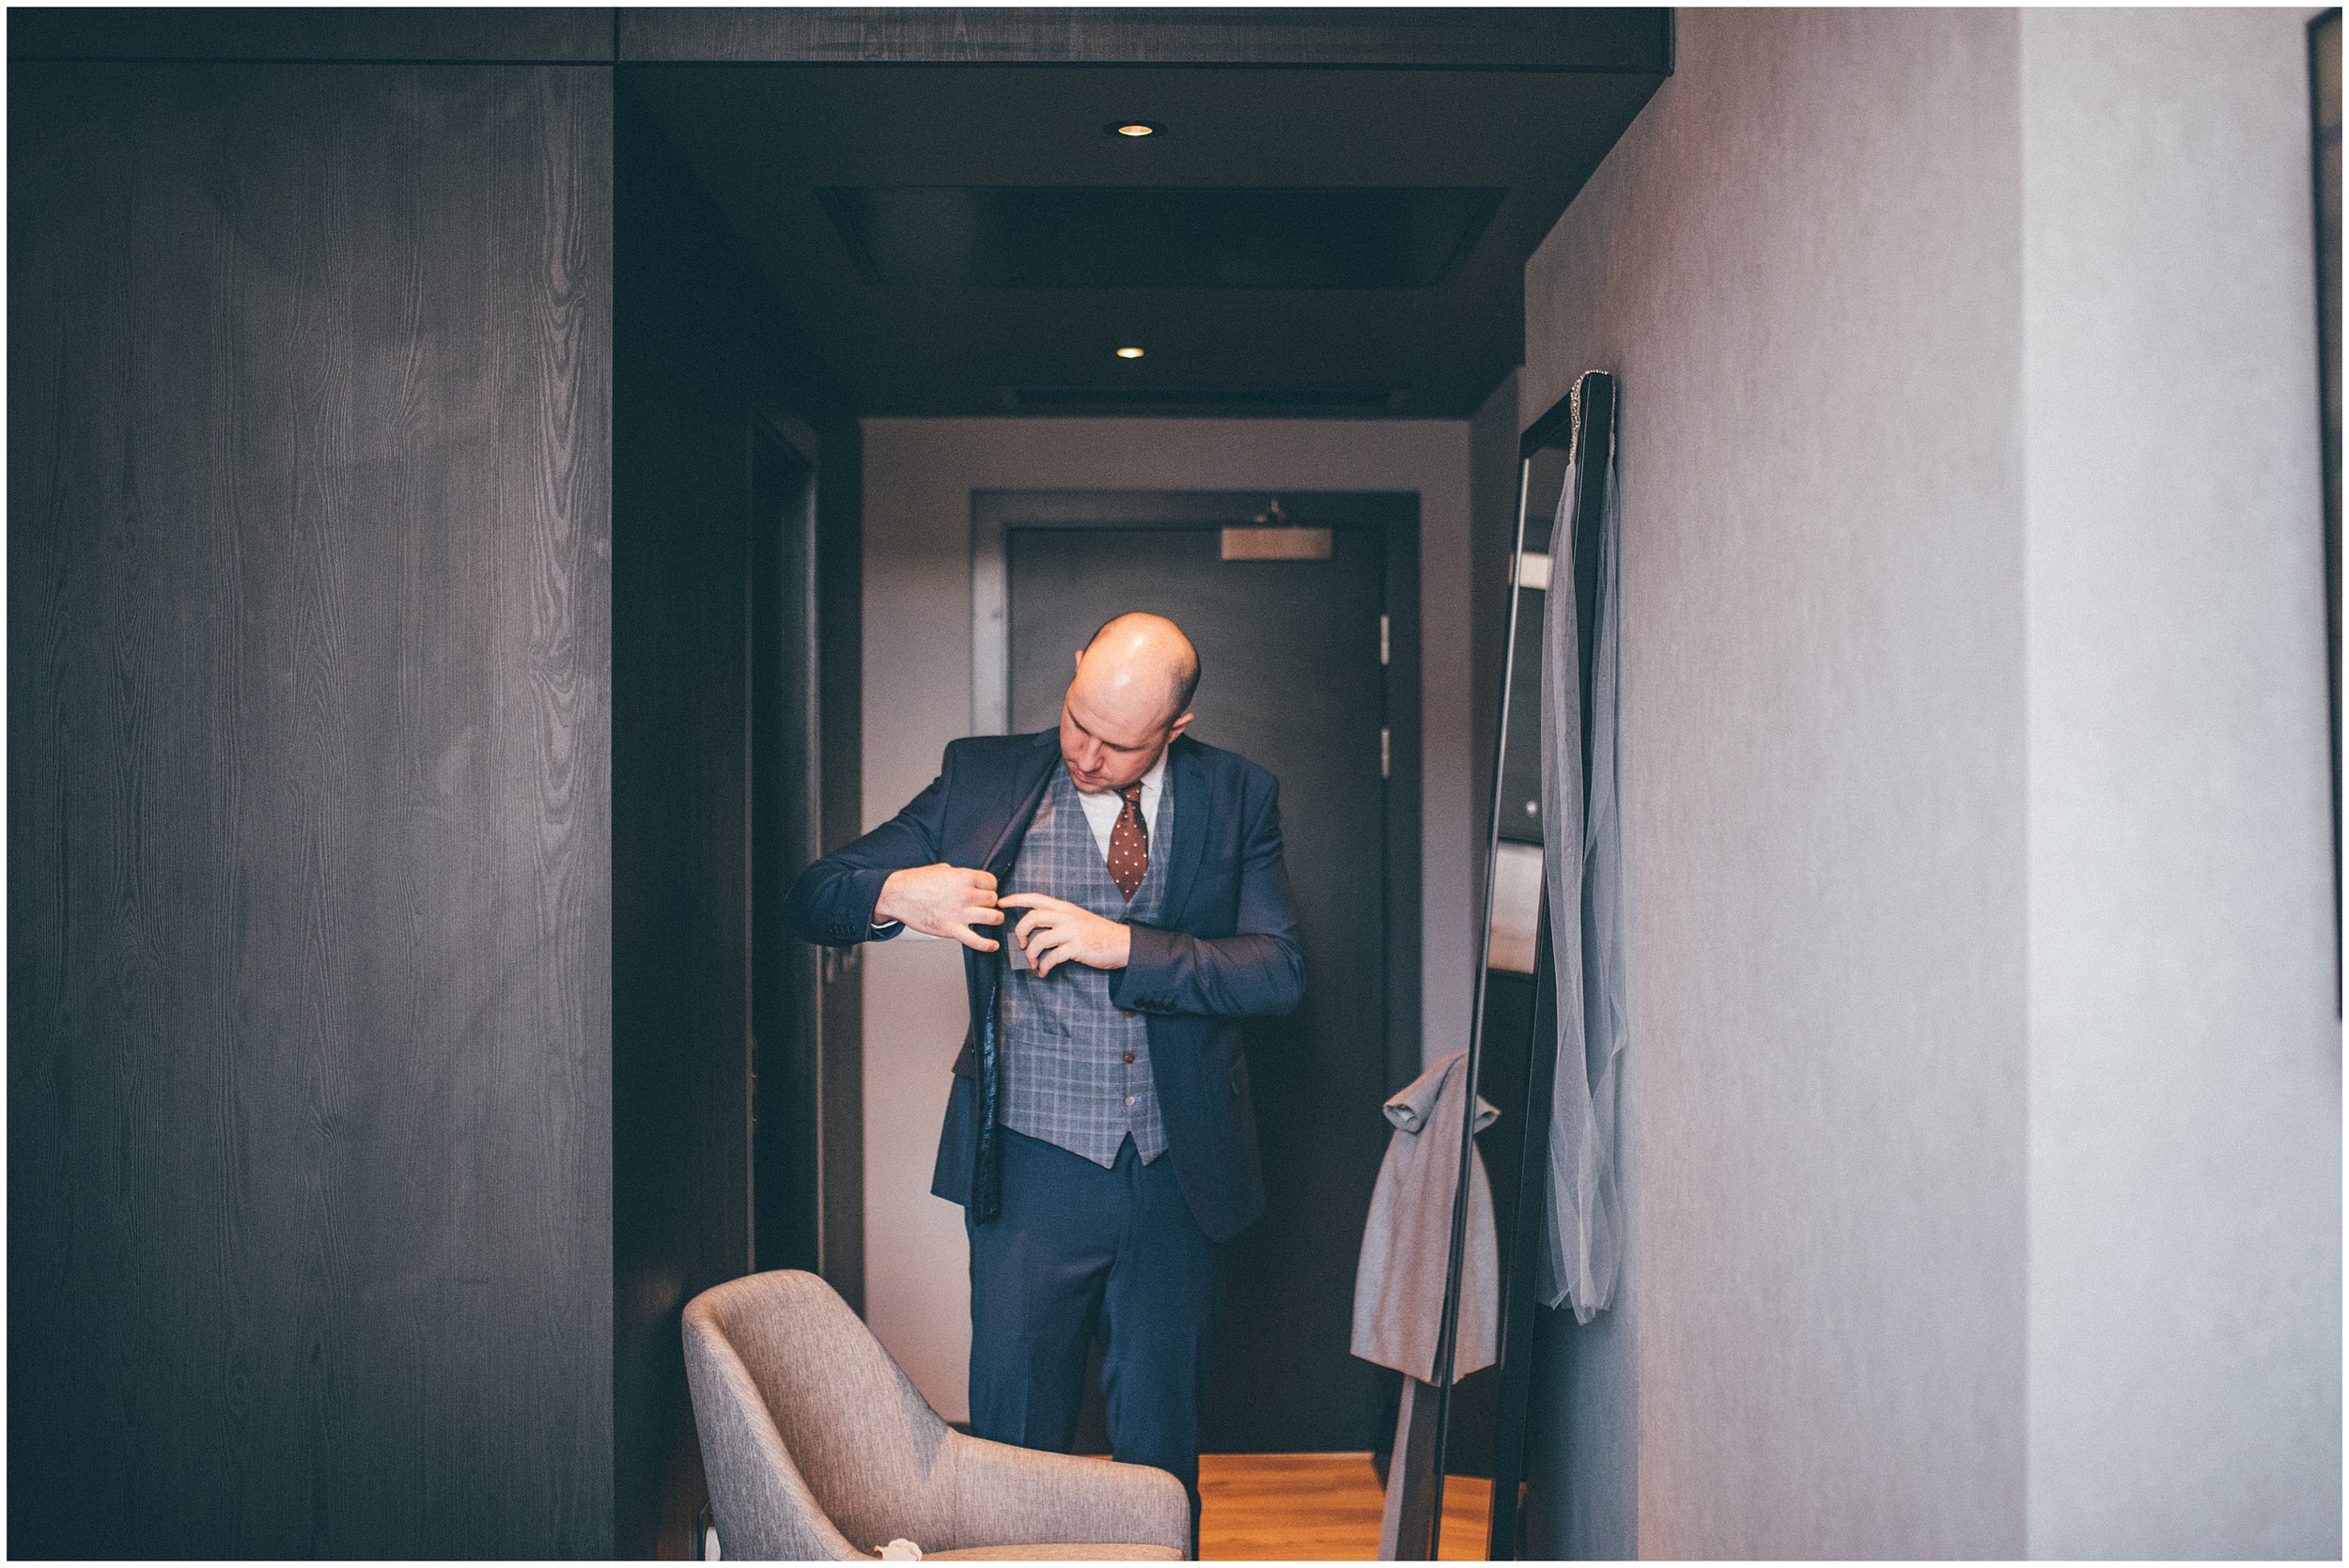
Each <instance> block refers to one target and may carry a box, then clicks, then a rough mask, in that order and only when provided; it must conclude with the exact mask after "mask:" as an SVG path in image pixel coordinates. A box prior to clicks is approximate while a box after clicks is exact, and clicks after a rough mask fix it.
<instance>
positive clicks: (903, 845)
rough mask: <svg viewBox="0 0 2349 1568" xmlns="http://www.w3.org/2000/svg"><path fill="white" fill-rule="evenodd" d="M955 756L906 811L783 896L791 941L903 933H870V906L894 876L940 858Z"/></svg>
mask: <svg viewBox="0 0 2349 1568" xmlns="http://www.w3.org/2000/svg"><path fill="white" fill-rule="evenodd" d="M954 762H955V753H954V749H953V748H952V747H948V748H947V751H946V762H945V767H944V770H943V771H941V773H940V774H939V775H938V777H937V778H935V779H932V780H931V781H930V784H929V787H928V788H927V789H925V790H924V791H922V793H921V794H919V795H917V796H915V797H914V798H913V799H912V800H910V801H908V802H907V804H906V808H905V809H904V810H903V811H901V812H899V813H898V814H897V815H894V816H893V817H891V818H890V819H889V820H888V821H886V822H884V823H882V824H881V825H880V826H879V827H878V828H876V829H874V830H873V831H871V832H869V833H866V834H865V835H864V836H863V837H862V838H859V839H855V840H852V841H850V842H849V843H848V844H846V845H843V846H841V847H840V848H838V849H835V850H833V851H832V853H831V854H829V855H826V856H825V857H824V858H823V859H822V860H820V861H817V862H815V863H814V864H812V865H810V866H809V867H808V868H807V869H806V870H805V871H802V872H801V873H800V875H799V879H798V880H796V881H794V882H793V883H792V884H791V891H790V892H789V893H786V894H785V895H784V899H783V924H784V926H785V928H786V929H787V930H789V931H790V932H792V933H793V934H794V935H795V936H799V937H802V938H804V939H807V940H809V941H811V942H821V943H824V944H825V945H827V946H847V945H848V944H849V943H852V942H862V941H886V940H887V939H889V938H891V937H894V936H895V935H896V934H897V933H898V932H900V931H902V930H904V929H905V927H904V926H902V925H899V924H896V923H895V922H894V921H893V922H892V923H890V924H888V925H887V926H885V927H883V928H882V929H880V930H878V931H876V930H875V929H873V906H874V905H875V904H877V903H879V901H880V890H881V884H882V883H883V882H886V881H888V880H889V874H890V873H891V872H893V871H903V870H905V869H907V868H908V867H910V866H917V865H935V864H937V863H938V862H939V861H941V859H943V858H944V856H943V853H942V851H941V849H940V845H941V843H942V841H943V829H944V824H945V819H946V780H947V777H948V776H949V775H950V774H952V773H953V772H954Z"/></svg>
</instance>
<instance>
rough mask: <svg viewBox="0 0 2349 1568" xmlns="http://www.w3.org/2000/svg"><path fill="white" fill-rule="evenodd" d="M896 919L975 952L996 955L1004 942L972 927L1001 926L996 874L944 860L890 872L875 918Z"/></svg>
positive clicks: (880, 920)
mask: <svg viewBox="0 0 2349 1568" xmlns="http://www.w3.org/2000/svg"><path fill="white" fill-rule="evenodd" d="M893 920H901V921H904V922H905V923H906V924H908V925H910V926H911V927H913V929H915V930H916V931H922V932H926V933H927V934H929V935H930V936H933V937H952V938H953V939H955V940H956V941H958V942H960V943H961V944H962V945H963V946H965V947H967V948H970V949H971V950H972V951H973V952H975V953H992V952H994V951H995V950H996V949H997V948H999V947H1001V946H1003V943H1001V942H999V941H996V940H994V939H991V938H988V937H982V936H980V935H979V934H978V933H977V932H976V931H973V930H972V929H971V928H972V926H973V925H1001V924H1003V910H1001V909H999V908H996V907H995V877H994V874H993V873H992V872H987V871H972V870H971V869H969V868H968V867H966V866H959V865H948V864H946V863H945V862H943V861H941V862H939V863H938V864H936V865H917V866H910V867H908V868H907V869H905V870H903V871H893V872H891V873H890V874H889V880H887V881H885V882H883V883H882V884H881V891H880V897H879V899H878V900H876V901H875V902H874V905H873V921H874V924H885V923H887V922H889V921H893Z"/></svg>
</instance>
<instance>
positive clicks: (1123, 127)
mask: <svg viewBox="0 0 2349 1568" xmlns="http://www.w3.org/2000/svg"><path fill="white" fill-rule="evenodd" d="M1106 129H1107V130H1108V132H1109V133H1110V134H1111V135H1112V136H1133V137H1136V138H1139V137H1143V136H1158V135H1163V134H1164V133H1165V131H1166V127H1165V126H1163V125H1152V124H1151V123H1150V122H1149V121H1148V120H1143V119H1128V120H1119V121H1117V122H1116V123H1115V124H1113V125H1111V126H1108V127H1106Z"/></svg>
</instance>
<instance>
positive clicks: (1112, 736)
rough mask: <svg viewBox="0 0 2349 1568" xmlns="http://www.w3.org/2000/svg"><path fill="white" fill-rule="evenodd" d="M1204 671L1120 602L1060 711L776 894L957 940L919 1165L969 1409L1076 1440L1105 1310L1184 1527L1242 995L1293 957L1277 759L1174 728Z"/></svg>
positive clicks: (1227, 1231)
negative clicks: (955, 1280)
mask: <svg viewBox="0 0 2349 1568" xmlns="http://www.w3.org/2000/svg"><path fill="white" fill-rule="evenodd" d="M1198 683H1199V656H1198V653H1197V651H1196V650H1195V649H1194V648H1193V647H1192V646H1191V644H1190V639H1189V638H1187V637H1185V636H1184V635H1183V633H1182V631H1181V629H1179V628H1177V627H1176V626H1175V623H1174V622H1172V621H1169V620H1166V619H1164V618H1163V617H1161V616H1158V615H1146V614H1124V615H1119V616H1116V617H1114V618H1113V619H1112V620H1110V621H1109V622H1108V623H1106V624H1105V625H1104V626H1102V628H1101V629H1100V630H1098V631H1097V632H1096V633H1095V634H1094V637H1093V641H1092V642H1091V643H1089V644H1086V646H1085V647H1084V648H1083V649H1081V651H1079V653H1078V654H1077V665H1076V673H1075V678H1073V679H1072V680H1070V682H1069V683H1068V691H1067V694H1066V697H1064V698H1063V700H1062V703H1061V710H1060V723H1059V725H1058V726H1057V727H1056V728H1054V729H1048V730H1042V731H1039V732H1037V733H1036V734H1034V735H1014V736H982V737H972V738H970V739H965V740H957V741H955V742H954V743H952V744H951V745H949V746H948V747H947V748H946V755H945V761H944V765H943V767H942V768H941V770H940V772H939V776H938V778H937V779H936V780H935V781H934V782H933V783H932V784H930V786H929V787H928V788H927V789H926V790H924V791H923V792H922V793H921V794H920V795H919V796H917V797H915V798H914V800H913V801H912V803H910V805H908V806H907V807H906V808H905V810H903V811H901V812H899V813H898V814H897V815H895V816H894V817H893V818H892V819H891V820H889V821H888V822H886V823H884V824H883V825H882V826H880V827H879V828H876V829H875V830H874V831H871V832H869V833H867V834H865V835H864V836H863V838H860V839H858V840H857V841H856V842H855V843H853V844H850V845H849V846H847V847H846V848H844V849H842V850H840V851H839V852H838V853H837V854H834V855H831V856H828V857H826V858H825V859H824V860H821V861H819V862H817V863H816V864H815V865H813V866H811V867H809V868H808V870H807V872H806V874H805V875H803V876H802V877H801V878H800V880H799V882H798V883H797V884H796V885H795V886H794V887H793V888H792V890H791V892H790V894H789V896H788V897H787V898H786V908H785V919H786V922H788V923H789V924H790V925H791V926H792V928H793V929H795V930H797V931H798V932H799V933H800V934H801V935H802V936H804V937H806V938H807V939H809V940H811V941H817V942H828V943H846V942H857V941H865V940H876V939H888V938H890V937H894V936H896V935H897V934H898V933H899V932H901V931H902V930H904V929H905V928H907V927H909V926H910V927H911V928H912V929H914V930H916V931H922V932H926V933H928V934H929V935H931V936H934V937H942V938H945V939H948V940H950V941H955V942H959V943H960V944H962V947H963V949H964V953H963V977H964V982H965V988H966V991H967V993H968V996H969V1001H970V1008H971V1023H970V1030H969V1032H968V1033H967V1034H966V1035H965V1036H964V1039H963V1045H962V1052H961V1055H960V1057H959V1058H958V1059H957V1061H956V1063H955V1066H954V1078H953V1081H952V1087H951V1091H950V1093H949V1095H948V1100H947V1107H946V1122H945V1127H944V1129H943V1132H942V1135H941V1138H940V1140H939V1149H938V1164H937V1169H936V1172H935V1173H934V1176H933V1178H932V1182H931V1188H930V1189H931V1190H932V1191H933V1192H935V1193H937V1194H938V1195H939V1196H940V1197H941V1198H945V1199H949V1200H951V1201H953V1202H955V1203H960V1204H962V1205H963V1219H964V1226H965V1229H966V1231H967V1233H968V1234H969V1236H970V1241H971V1335H972V1343H971V1430H972V1433H974V1434H975V1435H977V1436H981V1437H988V1438H993V1439H995V1440H997V1441H1000V1442H1007V1443H1018V1444H1021V1445H1023V1446H1025V1447H1029V1448H1038V1449H1050V1450H1055V1451H1058V1452H1067V1451H1068V1450H1069V1448H1070V1446H1071V1444H1072V1443H1073V1442H1074V1441H1075V1439H1076V1429H1077V1412H1078V1407H1079V1405H1080V1404H1081V1402H1082V1399H1083V1396H1084V1391H1085V1389H1084V1377H1085V1359H1086V1352H1087V1349H1088V1347H1089V1344H1090V1342H1091V1340H1092V1338H1093V1334H1094V1331H1095V1327H1096V1324H1098V1326H1099V1328H1100V1331H1101V1335H1102V1340H1103V1351H1102V1361H1101V1371H1102V1381H1103V1385H1104V1389H1105V1390H1106V1393H1107V1395H1108V1411H1109V1431H1110V1442H1111V1447H1112V1452H1114V1454H1115V1456H1116V1457H1117V1458H1119V1459H1122V1460H1127V1461H1129V1462H1132V1463H1136V1464H1143V1465H1156V1466H1158V1467H1160V1468H1162V1469H1165V1470H1168V1471H1171V1472H1173V1473H1174V1474H1175V1476H1176V1477H1177V1478H1179V1479H1180V1480H1181V1481H1182V1483H1183V1484H1184V1485H1185V1486H1186V1487H1187V1488H1189V1489H1190V1493H1191V1499H1192V1501H1191V1509H1192V1515H1191V1516H1192V1522H1193V1525H1194V1527H1195V1526H1196V1523H1197V1519H1198V1471H1199V1438H1198V1409H1199V1393H1200V1385H1201V1381H1202V1379H1203V1378H1204V1376H1205V1374H1206V1353H1207V1348H1208V1343H1209V1338H1210V1336H1211V1334H1212V1333H1213V1329H1214V1316H1215V1302H1216V1296H1217V1294H1218V1283H1217V1279H1216V1252H1217V1249H1218V1248H1219V1246H1220V1245H1221V1243H1222V1242H1224V1241H1226V1240H1228V1239H1230V1238H1231V1237H1232V1236H1233V1235H1235V1234H1237V1233H1238V1232H1239V1231H1240V1230H1241V1229H1243V1228H1244V1227H1246V1226H1247V1225H1248V1224H1249V1222H1250V1221H1252V1220H1253V1219H1255V1218H1256V1216H1257V1215H1258V1214H1259V1213H1261V1212H1262V1211H1263V1208H1264V1177H1263V1172H1262V1170H1261V1168H1260V1167H1259V1164H1258V1161H1257V1155H1256V1121H1255V1107H1254V1105H1253V1103H1252V1100H1251V1099H1250V1096H1249V1087H1248V1063H1247V1061H1246V1059H1245V1058H1244V1057H1243V1056H1242V1055H1241V1054H1240V1031H1239V1020H1240V1019H1242V1018H1245V1017H1259V1016H1266V1015H1274V1014H1282V1013H1287V1012H1290V1011H1292V1010H1293V1009H1294V1008H1295V1007H1296V1006H1297V1003H1298V1000H1299V996H1300V995H1301V994H1302V993H1303V990H1304V984H1305V961H1304V954H1303V952H1302V950H1301V949H1300V948H1299V944H1298V936H1297V911H1296V908H1295V906H1294V905H1293V904H1292V902H1291V900H1290V896H1289V886H1288V876H1287V873H1286V872H1285V871H1284V870H1283V866H1282V863H1281V819H1280V810H1279V802H1278V795H1279V786H1278V785H1277V784H1275V782H1274V780H1273V778H1272V775H1271V774H1269V773H1268V772H1266V771H1265V770H1264V769H1263V768H1259V767H1257V766H1256V765H1255V764H1253V763H1252V762H1249V761H1248V760H1246V759H1245V758H1243V757H1240V756H1238V755H1237V754H1235V753H1230V752H1225V751H1219V750H1218V749H1216V748H1215V747H1213V746H1207V745H1203V744H1201V743H1200V742H1199V741H1197V740H1194V739H1192V738H1190V736H1189V735H1188V734H1186V733H1185V732H1186V731H1188V730H1189V729H1190V722H1191V718H1192V715H1191V711H1190V699H1191V694H1192V692H1193V691H1194V690H1195V689H1196V688H1197V686H1198ZM1007 923H1008V924H1007Z"/></svg>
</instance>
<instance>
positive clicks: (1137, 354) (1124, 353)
mask: <svg viewBox="0 0 2349 1568" xmlns="http://www.w3.org/2000/svg"><path fill="white" fill-rule="evenodd" d="M1117 357H1118V358H1119V359H1140V358H1141V357H1142V350H1141V349H1131V348H1128V349H1118V350H1117Z"/></svg>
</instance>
